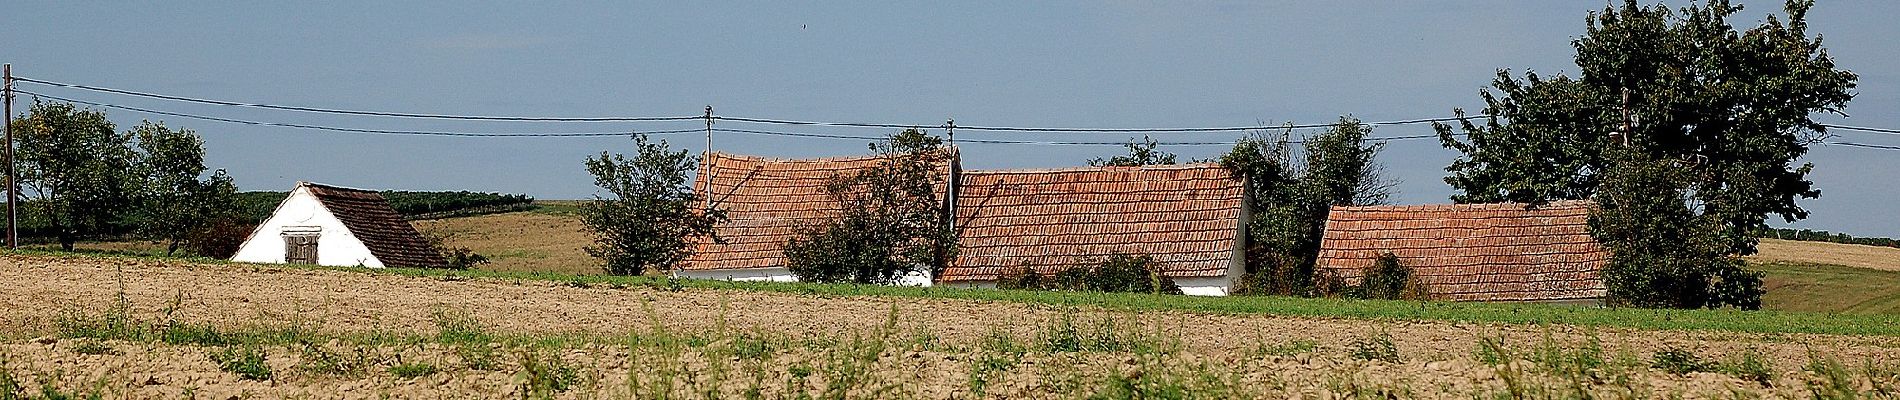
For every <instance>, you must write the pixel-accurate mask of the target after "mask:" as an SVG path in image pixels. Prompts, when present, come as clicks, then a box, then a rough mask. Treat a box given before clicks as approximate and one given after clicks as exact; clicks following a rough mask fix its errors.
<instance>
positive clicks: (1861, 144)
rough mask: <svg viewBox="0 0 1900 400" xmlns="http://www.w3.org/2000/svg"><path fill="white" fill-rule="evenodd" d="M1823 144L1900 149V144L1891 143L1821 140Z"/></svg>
mask: <svg viewBox="0 0 1900 400" xmlns="http://www.w3.org/2000/svg"><path fill="white" fill-rule="evenodd" d="M1821 144H1831V145H1835V146H1848V147H1860V148H1868V149H1881V150H1900V146H1889V145H1884V144H1866V143H1854V142H1821Z"/></svg>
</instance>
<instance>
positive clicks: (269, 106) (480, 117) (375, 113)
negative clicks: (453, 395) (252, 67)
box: [13, 76, 702, 122]
mask: <svg viewBox="0 0 1900 400" xmlns="http://www.w3.org/2000/svg"><path fill="white" fill-rule="evenodd" d="M13 79H14V80H16V81H20V82H31V83H38V84H42V85H49V86H57V87H63V88H72V89H82V90H91V91H96V92H106V93H116V94H122V95H128V96H138V97H147V98H154V99H164V100H175V101H184V102H192V103H202V104H215V105H221V106H235V107H252V108H263V109H272V110H284V111H302V112H313V113H327V114H347V115H367V116H378V117H396V118H428V119H459V120H477V121H543V122H634V121H687V120H697V119H701V118H702V117H701V116H697V115H695V116H676V117H511V116H489V115H449V114H418V113H401V112H386V111H359V110H340V109H332V108H317V107H300V106H284V105H275V104H259V103H243V102H235V101H225V100H211V99H201V98H193V97H184V96H173V95H167V94H158V93H148V92H138V91H131V90H125V89H113V88H107V87H98V86H87V85H79V84H71V83H62V82H53V81H44V80H39V79H33V78H24V77H18V76H16V77H13ZM49 97H50V96H49Z"/></svg>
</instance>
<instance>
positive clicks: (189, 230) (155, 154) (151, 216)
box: [128, 121, 243, 257]
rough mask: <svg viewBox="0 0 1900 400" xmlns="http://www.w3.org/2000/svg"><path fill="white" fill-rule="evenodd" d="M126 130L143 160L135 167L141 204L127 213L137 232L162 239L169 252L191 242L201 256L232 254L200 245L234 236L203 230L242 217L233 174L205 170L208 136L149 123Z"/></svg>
mask: <svg viewBox="0 0 1900 400" xmlns="http://www.w3.org/2000/svg"><path fill="white" fill-rule="evenodd" d="M128 134H129V136H130V139H132V140H133V141H135V142H136V144H137V145H136V146H135V149H134V150H135V153H134V155H135V156H136V157H137V158H138V161H139V162H138V163H137V165H138V167H137V170H136V171H135V172H136V173H137V174H138V175H137V178H138V179H139V182H138V183H139V184H138V189H139V190H138V192H136V193H135V196H136V197H137V198H138V202H137V203H138V206H137V207H130V208H131V210H130V215H129V216H128V217H129V218H130V219H131V221H132V223H133V225H134V228H136V229H137V230H138V233H139V234H140V235H141V236H144V237H147V238H152V239H159V240H164V241H165V242H166V249H165V254H167V255H169V254H172V253H173V252H176V251H177V250H178V248H179V247H180V246H187V247H190V248H192V249H196V250H198V252H200V253H201V254H199V255H202V256H210V257H221V256H229V255H228V254H220V253H224V252H223V251H206V250H207V249H211V248H216V247H225V246H218V245H214V244H212V243H202V242H208V241H222V240H227V239H230V238H220V237H217V236H221V235H206V234H204V233H206V232H207V231H209V230H213V228H214V227H216V226H220V225H226V224H233V223H238V221H240V220H242V219H243V217H242V216H241V215H240V214H239V212H238V209H237V185H235V184H233V183H232V180H231V177H230V176H229V175H226V174H225V173H224V170H217V171H213V172H212V173H210V174H206V173H205V169H206V168H205V150H204V140H203V139H200V138H199V137H198V134H197V133H195V132H192V131H191V130H190V129H177V130H174V129H171V128H167V127H165V124H162V123H156V122H150V121H147V122H144V123H141V124H139V126H137V127H134V128H132V131H131V132H129V133H128ZM218 230H228V229H218ZM237 239H242V238H241V237H240V238H237ZM202 253H212V254H202Z"/></svg>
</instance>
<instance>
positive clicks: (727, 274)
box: [673, 268, 798, 282]
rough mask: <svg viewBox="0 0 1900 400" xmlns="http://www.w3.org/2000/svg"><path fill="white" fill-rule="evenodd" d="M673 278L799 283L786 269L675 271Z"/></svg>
mask: <svg viewBox="0 0 1900 400" xmlns="http://www.w3.org/2000/svg"><path fill="white" fill-rule="evenodd" d="M673 276H678V277H681V278H687V279H713V280H722V281H738V282H798V277H797V276H793V275H792V271H791V270H788V269H785V268H748V269H715V270H696V271H685V270H681V271H674V272H673Z"/></svg>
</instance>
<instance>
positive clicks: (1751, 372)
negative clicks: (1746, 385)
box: [1717, 349, 1775, 386]
mask: <svg viewBox="0 0 1900 400" xmlns="http://www.w3.org/2000/svg"><path fill="white" fill-rule="evenodd" d="M1717 369H1719V370H1721V371H1722V373H1724V374H1729V375H1730V376H1734V377H1735V378H1736V379H1741V380H1745V381H1750V382H1755V383H1759V384H1762V385H1763V386H1767V385H1769V384H1770V382H1772V381H1774V380H1775V365H1774V362H1772V361H1769V360H1768V357H1765V356H1762V354H1761V352H1760V351H1756V350H1755V349H1748V350H1746V351H1743V352H1742V353H1741V354H1738V355H1734V356H1731V357H1729V359H1728V360H1726V361H1723V362H1722V364H1721V365H1720V366H1717Z"/></svg>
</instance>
